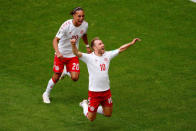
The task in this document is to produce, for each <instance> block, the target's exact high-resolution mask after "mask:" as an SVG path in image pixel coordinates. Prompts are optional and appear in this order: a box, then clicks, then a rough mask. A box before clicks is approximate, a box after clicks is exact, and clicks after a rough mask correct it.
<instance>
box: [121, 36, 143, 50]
mask: <svg viewBox="0 0 196 131" xmlns="http://www.w3.org/2000/svg"><path fill="white" fill-rule="evenodd" d="M136 41H141V40H140V39H139V38H135V39H133V41H131V42H130V43H128V44H124V45H122V46H121V47H120V48H119V53H121V52H123V51H125V50H126V49H128V48H129V47H130V46H131V45H133V44H135V42H136Z"/></svg>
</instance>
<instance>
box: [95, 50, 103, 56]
mask: <svg viewBox="0 0 196 131" xmlns="http://www.w3.org/2000/svg"><path fill="white" fill-rule="evenodd" d="M94 53H95V55H96V56H102V55H103V54H101V53H99V52H97V51H94Z"/></svg>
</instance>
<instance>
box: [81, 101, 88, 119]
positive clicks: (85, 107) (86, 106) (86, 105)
mask: <svg viewBox="0 0 196 131" xmlns="http://www.w3.org/2000/svg"><path fill="white" fill-rule="evenodd" d="M82 107H83V113H84V116H87V113H88V104H87V103H85V102H84V103H83V104H82Z"/></svg>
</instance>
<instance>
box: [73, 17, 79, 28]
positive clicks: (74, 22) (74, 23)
mask: <svg viewBox="0 0 196 131" xmlns="http://www.w3.org/2000/svg"><path fill="white" fill-rule="evenodd" d="M72 23H73V25H74V26H76V27H78V26H80V25H77V23H76V21H75V20H74V19H73V20H72Z"/></svg>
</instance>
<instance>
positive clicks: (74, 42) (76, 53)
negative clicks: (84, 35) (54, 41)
mask: <svg viewBox="0 0 196 131" xmlns="http://www.w3.org/2000/svg"><path fill="white" fill-rule="evenodd" d="M70 42H71V45H72V51H73V53H74V54H75V55H76V56H77V57H79V58H80V57H82V52H79V51H78V49H77V47H76V39H71V40H70Z"/></svg>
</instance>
